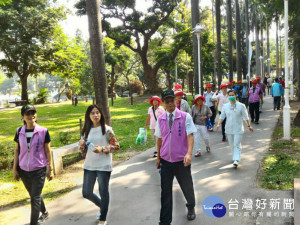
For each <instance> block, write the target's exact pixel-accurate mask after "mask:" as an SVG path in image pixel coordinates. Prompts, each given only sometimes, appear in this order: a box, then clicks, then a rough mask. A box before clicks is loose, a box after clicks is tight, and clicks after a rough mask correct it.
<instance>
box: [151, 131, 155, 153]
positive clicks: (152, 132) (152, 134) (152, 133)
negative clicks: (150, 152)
mask: <svg viewBox="0 0 300 225" xmlns="http://www.w3.org/2000/svg"><path fill="white" fill-rule="evenodd" d="M150 131H151V136H152V139H153V140H154V141H155V150H154V151H155V152H156V151H157V145H156V142H157V137H156V136H155V135H154V133H155V129H150Z"/></svg>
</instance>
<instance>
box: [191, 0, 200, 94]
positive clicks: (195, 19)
mask: <svg viewBox="0 0 300 225" xmlns="http://www.w3.org/2000/svg"><path fill="white" fill-rule="evenodd" d="M191 10H192V26H193V27H195V26H196V25H197V24H198V23H200V15H199V0H191ZM193 56H194V57H193V59H194V87H195V93H197V94H198V93H199V78H198V70H199V68H198V39H197V36H196V35H193Z"/></svg>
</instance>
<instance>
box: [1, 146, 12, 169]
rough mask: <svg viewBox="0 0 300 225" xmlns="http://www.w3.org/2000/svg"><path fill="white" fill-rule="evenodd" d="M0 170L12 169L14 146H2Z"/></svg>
mask: <svg viewBox="0 0 300 225" xmlns="http://www.w3.org/2000/svg"><path fill="white" fill-rule="evenodd" d="M0 149H1V150H0V170H5V169H9V168H11V165H12V161H13V158H14V146H13V144H10V145H3V144H0Z"/></svg>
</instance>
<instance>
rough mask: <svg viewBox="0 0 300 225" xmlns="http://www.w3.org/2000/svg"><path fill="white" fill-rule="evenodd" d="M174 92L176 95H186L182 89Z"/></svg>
mask: <svg viewBox="0 0 300 225" xmlns="http://www.w3.org/2000/svg"><path fill="white" fill-rule="evenodd" d="M174 94H175V96H183V95H184V93H183V91H181V90H180V91H175V92H174Z"/></svg>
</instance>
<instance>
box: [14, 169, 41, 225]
mask: <svg viewBox="0 0 300 225" xmlns="http://www.w3.org/2000/svg"><path fill="white" fill-rule="evenodd" d="M19 175H20V178H21V180H22V182H23V184H24V186H25V188H26V190H27V191H28V193H29V195H30V201H31V216H30V225H37V222H38V219H39V216H40V212H42V213H45V212H46V207H45V204H44V201H43V198H42V196H41V194H42V190H43V187H44V184H45V178H46V167H44V168H42V169H39V170H35V171H30V172H27V171H24V170H22V169H19Z"/></svg>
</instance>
